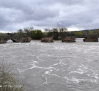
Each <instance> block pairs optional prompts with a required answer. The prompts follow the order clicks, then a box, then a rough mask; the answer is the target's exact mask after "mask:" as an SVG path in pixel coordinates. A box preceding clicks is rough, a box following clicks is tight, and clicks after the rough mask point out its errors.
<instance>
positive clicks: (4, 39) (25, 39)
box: [0, 36, 31, 44]
mask: <svg viewBox="0 0 99 91" xmlns="http://www.w3.org/2000/svg"><path fill="white" fill-rule="evenodd" d="M8 40H12V41H13V42H30V41H31V38H30V37H28V36H13V37H11V36H0V44H2V43H6V42H7V41H8Z"/></svg>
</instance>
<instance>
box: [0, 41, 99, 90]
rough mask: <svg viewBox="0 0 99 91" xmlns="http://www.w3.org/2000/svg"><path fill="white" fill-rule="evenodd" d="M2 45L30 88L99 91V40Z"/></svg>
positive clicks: (4, 56)
mask: <svg viewBox="0 0 99 91" xmlns="http://www.w3.org/2000/svg"><path fill="white" fill-rule="evenodd" d="M76 41H77V42H75V43H62V42H61V41H54V43H41V42H40V41H31V42H30V43H6V44H0V61H5V62H6V63H10V64H15V68H16V71H18V73H19V74H20V77H21V78H22V79H25V80H26V81H25V83H26V86H27V89H28V91H99V42H83V39H77V40H76Z"/></svg>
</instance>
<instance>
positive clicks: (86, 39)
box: [83, 36, 98, 42]
mask: <svg viewBox="0 0 99 91" xmlns="http://www.w3.org/2000/svg"><path fill="white" fill-rule="evenodd" d="M83 41H84V42H98V37H97V36H88V37H86V38H85V39H83Z"/></svg>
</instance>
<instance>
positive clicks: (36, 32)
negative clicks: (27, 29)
mask: <svg viewBox="0 0 99 91" xmlns="http://www.w3.org/2000/svg"><path fill="white" fill-rule="evenodd" d="M42 36H43V33H42V31H41V30H33V31H32V32H31V38H32V39H41V38H42Z"/></svg>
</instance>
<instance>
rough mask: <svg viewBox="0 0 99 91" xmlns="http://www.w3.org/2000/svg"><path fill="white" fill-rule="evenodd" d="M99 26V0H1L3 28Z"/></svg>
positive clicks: (71, 28)
mask: <svg viewBox="0 0 99 91" xmlns="http://www.w3.org/2000/svg"><path fill="white" fill-rule="evenodd" d="M57 23H58V24H59V26H60V27H66V28H68V29H69V30H78V29H93V28H99V0H0V31H1V32H2V31H3V32H4V31H5V32H15V31H17V30H18V29H20V28H21V29H23V28H24V27H34V29H42V30H44V29H45V28H50V29H51V28H58V25H57Z"/></svg>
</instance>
